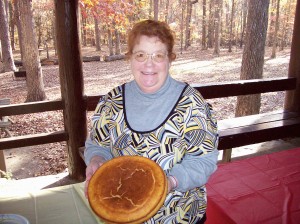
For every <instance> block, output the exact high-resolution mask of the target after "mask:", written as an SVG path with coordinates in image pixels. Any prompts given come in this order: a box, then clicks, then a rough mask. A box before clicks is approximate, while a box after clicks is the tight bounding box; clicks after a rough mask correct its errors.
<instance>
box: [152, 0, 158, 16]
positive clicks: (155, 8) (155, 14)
mask: <svg viewBox="0 0 300 224" xmlns="http://www.w3.org/2000/svg"><path fill="white" fill-rule="evenodd" d="M158 1H159V0H153V2H154V4H153V5H154V9H153V12H154V20H156V21H157V20H158V3H159V2H158Z"/></svg>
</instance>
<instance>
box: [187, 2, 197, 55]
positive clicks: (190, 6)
mask: <svg viewBox="0 0 300 224" xmlns="http://www.w3.org/2000/svg"><path fill="white" fill-rule="evenodd" d="M197 2H198V0H187V3H186V4H187V5H186V20H185V46H184V50H187V48H188V47H189V46H191V18H192V11H193V5H194V4H195V3H197Z"/></svg>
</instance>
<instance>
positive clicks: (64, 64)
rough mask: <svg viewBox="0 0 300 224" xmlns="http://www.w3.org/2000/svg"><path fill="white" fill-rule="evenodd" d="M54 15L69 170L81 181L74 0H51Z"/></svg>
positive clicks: (82, 112)
mask: <svg viewBox="0 0 300 224" xmlns="http://www.w3.org/2000/svg"><path fill="white" fill-rule="evenodd" d="M55 16H56V40H57V50H58V63H59V76H60V84H61V94H62V100H63V102H64V104H65V109H64V124H65V129H66V131H67V133H68V135H69V140H68V141H67V148H68V156H69V158H68V162H69V174H70V176H71V177H72V178H75V179H77V180H80V181H82V180H84V178H85V164H84V161H83V160H82V159H81V157H80V154H79V148H80V147H82V146H84V142H85V138H86V135H87V124H86V105H85V100H84V95H83V93H84V88H83V71H82V56H81V49H80V38H79V22H78V21H79V10H78V0H74V1H69V0H55Z"/></svg>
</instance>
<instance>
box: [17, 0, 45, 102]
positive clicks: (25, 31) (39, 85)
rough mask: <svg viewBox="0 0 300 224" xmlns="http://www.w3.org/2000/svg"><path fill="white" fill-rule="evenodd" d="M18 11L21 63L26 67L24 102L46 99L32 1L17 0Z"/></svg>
mask: <svg viewBox="0 0 300 224" xmlns="http://www.w3.org/2000/svg"><path fill="white" fill-rule="evenodd" d="M18 3H19V12H20V19H21V32H22V38H23V40H22V46H21V47H22V53H23V64H24V65H25V69H26V76H27V77H26V82H27V98H26V102H32V101H42V100H45V99H46V94H45V90H44V82H43V73H42V68H41V63H40V57H39V51H38V45H37V40H36V35H35V31H34V22H33V14H32V1H31V0H19V1H18Z"/></svg>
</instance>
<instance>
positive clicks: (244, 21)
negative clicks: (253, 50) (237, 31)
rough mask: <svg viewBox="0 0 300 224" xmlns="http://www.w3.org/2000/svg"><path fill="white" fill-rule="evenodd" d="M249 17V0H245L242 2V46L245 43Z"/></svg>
mask: <svg viewBox="0 0 300 224" xmlns="http://www.w3.org/2000/svg"><path fill="white" fill-rule="evenodd" d="M247 17H248V0H243V3H242V22H241V26H242V29H241V30H242V32H241V38H240V39H241V40H240V48H242V47H243V45H244V36H245V30H246V24H247Z"/></svg>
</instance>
